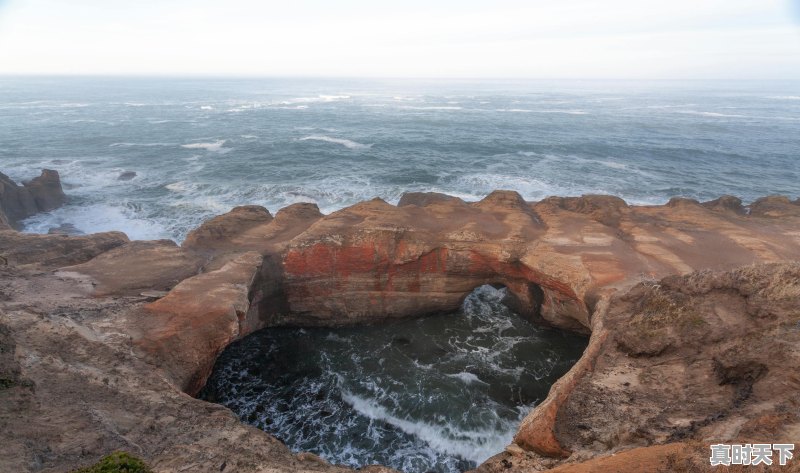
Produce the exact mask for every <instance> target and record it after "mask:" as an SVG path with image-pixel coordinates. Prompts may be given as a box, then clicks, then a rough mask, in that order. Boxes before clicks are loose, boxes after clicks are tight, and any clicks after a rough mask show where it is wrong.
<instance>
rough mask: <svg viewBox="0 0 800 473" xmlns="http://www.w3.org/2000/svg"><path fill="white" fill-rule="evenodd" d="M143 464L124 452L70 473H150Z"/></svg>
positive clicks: (116, 453) (148, 468) (113, 454)
mask: <svg viewBox="0 0 800 473" xmlns="http://www.w3.org/2000/svg"><path fill="white" fill-rule="evenodd" d="M152 472H153V470H151V469H150V467H148V466H147V464H146V463H145V462H143V461H142V460H139V459H138V458H136V457H134V456H133V455H130V454H128V453H125V452H114V453H112V454H111V455H107V456H105V457H103V458H101V459H100V461H99V462H97V463H95V464H94V465H92V466H88V467H86V468H81V469H79V470H74V471H73V472H72V473H152Z"/></svg>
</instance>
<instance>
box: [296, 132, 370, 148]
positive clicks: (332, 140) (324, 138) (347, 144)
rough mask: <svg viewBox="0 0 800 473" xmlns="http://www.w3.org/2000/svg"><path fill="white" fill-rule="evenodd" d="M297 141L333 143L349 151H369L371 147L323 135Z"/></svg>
mask: <svg viewBox="0 0 800 473" xmlns="http://www.w3.org/2000/svg"><path fill="white" fill-rule="evenodd" d="M299 141H324V142H326V143H334V144H337V145H342V146H344V147H345V148H349V149H369V148H371V147H372V144H364V143H358V142H356V141H352V140H347V139H344V138H332V137H330V136H325V135H310V136H306V137H304V138H300V140H299Z"/></svg>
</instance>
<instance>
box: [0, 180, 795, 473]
mask: <svg viewBox="0 0 800 473" xmlns="http://www.w3.org/2000/svg"><path fill="white" fill-rule="evenodd" d="M5 188H6V187H4V189H5ZM13 189H17V188H13ZM7 195H11V196H13V195H19V192H18V191H17V193H10V192H4V193H2V195H0V198H2V199H3V201H2V202H3V204H2V205H3V209H6V211H7V209H9V208H11V204H7V203H6V202H5V200H4V199H5V198H6V196H7ZM18 200H19V199H17V200H15V201H14V202H17V201H18ZM37 208H39V207H37ZM14 215H15V217H14V218H15V219H18V218H19V217H17V215H19V214H14ZM0 256H2V260H0V262H2V263H3V265H2V266H1V267H0V274H2V278H1V279H0V309H2V310H1V311H0V357H2V361H3V363H2V365H1V367H0V378H2V384H0V425H2V426H3V428H2V430H0V470H3V471H64V470H68V469H70V468H73V467H78V466H84V465H87V464H90V463H92V462H94V461H96V460H97V459H99V458H100V457H102V456H104V455H107V454H108V453H110V452H112V451H114V450H125V451H128V452H131V453H133V454H135V455H136V456H139V457H141V458H143V459H144V460H145V461H147V462H148V463H149V464H150V465H151V466H152V467H153V469H154V470H155V471H198V472H203V471H208V472H212V471H213V472H218V471H254V472H255V471H347V470H346V469H344V468H340V467H336V466H332V465H329V464H327V463H326V462H325V461H323V460H321V459H320V458H318V457H316V456H314V455H311V454H307V453H303V454H292V453H291V452H290V451H289V450H288V449H287V448H286V447H285V446H284V445H283V444H282V443H281V442H280V441H278V440H276V439H274V438H273V437H271V436H269V435H268V434H266V433H264V432H262V431H259V430H257V429H255V428H253V427H249V426H247V425H245V424H243V423H241V422H240V421H239V420H238V419H236V418H235V416H234V415H233V414H232V413H231V412H230V411H229V410H228V409H226V408H224V407H222V406H219V405H214V404H209V403H206V402H204V401H200V400H197V399H194V398H193V397H192V395H194V394H196V393H197V392H198V391H199V390H200V389H201V388H202V386H203V385H204V383H205V380H206V379H207V377H208V376H209V374H210V371H211V369H212V367H213V364H214V361H215V359H216V357H217V356H218V354H219V353H220V352H221V351H222V350H223V349H224V348H225V347H226V346H227V345H228V344H230V343H231V342H232V341H234V340H237V339H239V338H241V337H243V336H245V335H247V334H249V333H252V332H253V331H255V330H259V329H263V328H268V327H274V326H282V325H294V326H341V325H350V324H360V323H366V322H370V323H380V322H381V321H384V320H389V319H393V318H399V317H415V316H420V315H423V314H427V313H432V312H440V311H449V310H454V309H456V308H458V307H459V305H460V304H461V302H462V300H463V299H464V297H466V295H467V294H469V293H470V292H471V291H472V290H473V289H474V288H475V287H477V286H480V285H483V284H493V285H502V286H505V287H507V288H508V294H509V298H508V301H507V303H508V304H509V305H510V306H512V307H513V308H514V309H515V310H516V311H518V312H519V313H520V314H522V315H524V316H526V317H528V318H529V319H530V320H532V321H534V322H536V323H541V324H547V325H550V326H553V327H557V328H560V329H563V330H570V331H574V332H579V333H583V334H587V335H589V336H590V341H589V346H588V348H587V349H586V351H585V353H584V355H583V357H582V358H581V359H580V360H579V361H578V363H577V364H576V365H575V366H574V367H573V368H572V369H571V370H570V371H569V373H567V374H566V375H565V376H564V377H563V378H561V379H560V380H559V381H558V382H557V383H556V384H555V385H554V386H553V388H552V389H551V391H550V394H549V396H548V397H547V399H546V400H544V401H543V402H542V403H541V404H539V405H538V406H537V407H536V408H535V409H534V410H533V411H532V412H531V413H530V414H529V415H528V416H527V418H525V419H524V420H523V422H522V424H521V426H520V428H519V431H518V433H517V435H516V437H515V439H514V442H513V444H512V445H510V446H509V447H508V448H507V449H506V451H504V452H498V455H497V456H495V457H493V458H491V459H490V460H488V461H487V462H486V463H485V464H483V465H481V466H479V467H478V471H484V472H493V471H532V470H534V469H535V470H544V469H547V468H558V470H557V471H604V470H608V469H613V470H614V471H630V472H633V471H657V470H658V469H659V468H661V469H664V468H666V469H664V470H663V471H669V469H670V468H671V467H670V465H672V466H675V465H682V466H681V467H682V468H685V469H688V468H695V467H698V468H699V467H702V466H704V465H706V464H707V457H708V453H707V452H708V450H707V448H708V447H707V446H708V444H709V443H716V442H734V443H752V442H756V441H759V442H765V443H777V442H787V443H792V442H795V443H798V442H797V441H798V440H800V415H798V409H797V407H798V405H800V384H799V383H800V381H799V380H800V363H799V362H800V354H799V353H798V351H797V349H796V347H797V346H800V330H798V322H799V321H800V313H798V307H800V264H798V260H799V259H800V202H798V201H791V200H789V199H788V198H785V197H778V196H773V197H765V198H762V199H759V200H757V201H756V202H753V203H752V204H750V205H747V206H745V205H744V204H743V203H742V202H741V201H740V200H739V199H737V198H735V197H727V196H726V197H722V198H720V199H717V200H715V201H711V202H703V203H701V202H697V201H694V200H690V199H673V200H671V201H670V202H669V203H668V204H666V205H662V206H630V205H628V204H626V203H625V202H624V201H623V200H621V199H618V198H615V197H611V196H583V197H551V198H548V199H545V200H543V201H540V202H526V201H524V200H523V199H522V197H520V196H519V194H517V193H515V192H511V191H496V192H493V193H492V194H490V195H489V196H487V197H486V198H485V199H483V200H481V201H479V202H473V203H468V202H464V201H462V200H460V199H458V198H455V197H450V196H444V195H440V194H421V193H413V194H407V195H405V196H404V197H403V198H402V199H401V201H400V205H398V206H394V205H391V204H388V203H386V202H384V201H382V200H380V199H374V200H371V201H367V202H362V203H359V204H356V205H354V206H351V207H348V208H345V209H342V210H340V211H337V212H334V213H332V214H330V215H322V214H321V213H320V212H319V210H318V209H317V207H316V206H315V205H313V204H295V205H291V206H289V207H286V208H284V209H281V210H279V211H278V212H277V213H276V214H275V215H274V217H273V215H272V214H271V213H270V212H269V211H267V209H265V208H263V207H258V206H245V207H237V208H235V209H233V210H232V211H231V212H229V213H227V214H224V215H221V216H218V217H215V218H213V219H211V220H209V221H207V222H205V223H204V224H203V225H201V226H200V227H199V228H197V229H195V230H194V231H192V232H191V233H190V234H189V235H188V237H187V238H186V240H185V241H184V242H183V244H182V245H176V244H175V243H174V242H171V241H129V240H128V238H127V237H126V236H125V235H124V234H121V233H118V232H109V233H104V234H94V235H78V236H67V235H32V234H23V233H18V232H16V231H14V230H11V229H5V230H2V231H0ZM612 454H614V456H611V455H612ZM698 465H699V466H698ZM362 471H364V470H362ZM366 471H388V470H386V469H384V468H383V467H369V468H368V469H366ZM687 471H694V470H687Z"/></svg>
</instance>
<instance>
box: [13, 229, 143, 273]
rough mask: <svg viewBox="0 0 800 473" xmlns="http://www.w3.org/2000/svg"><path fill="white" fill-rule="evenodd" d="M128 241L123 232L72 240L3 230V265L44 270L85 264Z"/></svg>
mask: <svg viewBox="0 0 800 473" xmlns="http://www.w3.org/2000/svg"><path fill="white" fill-rule="evenodd" d="M128 241H129V240H128V237H127V236H126V235H125V234H124V233H121V232H106V233H95V234H92V235H80V236H70V235H34V234H26V233H19V232H16V231H13V230H6V231H2V230H0V264H4V265H9V266H25V265H38V266H40V267H43V268H57V267H62V266H67V265H74V264H81V263H84V262H86V261H89V260H90V259H92V258H94V257H95V256H98V255H100V254H102V253H105V252H106V251H109V250H111V249H114V248H117V247H119V246H122V245H124V244H126V243H128Z"/></svg>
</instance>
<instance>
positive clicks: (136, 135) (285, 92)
mask: <svg viewBox="0 0 800 473" xmlns="http://www.w3.org/2000/svg"><path fill="white" fill-rule="evenodd" d="M798 158H800V83H797V82H794V83H788V82H782V83H781V82H774V83H773V82H769V83H764V82H737V81H732V82H724V83H720V82H718V81H694V82H672V81H664V82H635V81H634V82H614V81H522V80H517V81H467V80H459V81H455V80H452V81H447V80H435V81H434V80H428V81H424V80H416V81H411V80H402V81H401V80H394V81H392V80H380V81H379V80H371V81H368V80H346V79H336V80H333V79H330V80H323V79H288V78H286V79H283V78H282V79H277V78H275V79H213V78H193V79H180V78H158V79H156V78H75V77H73V78H57V77H49V78H47V77H36V78H25V77H4V78H0V171H2V172H4V173H6V174H8V175H9V176H11V177H12V178H13V179H15V180H18V181H19V180H24V179H30V178H32V177H34V176H36V175H38V173H39V170H40V169H41V168H50V169H56V170H58V171H59V172H60V173H61V176H62V179H63V182H64V187H65V191H66V193H67V194H68V195H69V196H70V203H69V204H68V205H67V206H65V207H63V208H61V209H58V210H56V211H54V212H51V213H47V214H41V215H37V216H35V217H33V218H30V219H28V220H27V221H26V222H24V223H25V230H26V231H29V232H47V231H48V229H49V228H52V227H56V226H59V225H61V224H64V223H69V224H73V225H74V226H75V227H77V228H78V229H79V230H80V231H83V232H86V233H90V232H98V231H105V230H121V231H124V232H126V233H127V234H128V235H129V236H130V237H131V238H136V239H155V238H170V239H173V240H176V241H181V240H182V239H183V238H184V237H185V235H186V233H187V232H188V231H189V230H191V229H192V228H194V227H196V226H197V225H198V224H200V223H201V222H202V221H203V220H204V219H207V218H209V217H211V216H213V215H217V214H221V213H224V212H226V211H228V210H230V209H231V208H232V207H234V206H236V205H242V204H260V205H263V206H265V207H267V208H268V209H269V210H270V211H272V212H273V213H274V212H275V211H277V210H278V209H280V208H281V207H283V206H286V205H288V204H291V203H294V202H315V203H317V204H318V205H319V207H320V209H321V210H322V212H323V213H329V212H332V211H335V210H337V209H340V208H342V207H345V206H348V205H351V204H354V203H356V202H358V201H362V200H365V199H371V198H373V197H381V198H383V199H385V200H386V201H388V202H392V203H394V202H397V200H398V199H399V198H400V196H401V195H402V193H403V192H406V191H435V192H444V193H447V194H451V195H455V196H459V197H462V198H464V199H466V200H478V199H480V198H482V197H483V196H485V195H487V194H488V193H489V192H491V191H492V190H494V189H512V190H515V191H518V192H519V193H520V194H522V196H523V197H524V198H525V199H527V200H539V199H542V198H544V197H546V196H550V195H561V196H568V195H581V194H588V193H599V194H613V195H617V196H620V197H622V198H623V199H625V200H627V201H628V202H629V203H632V204H662V203H664V202H666V201H667V200H668V199H669V198H670V197H672V196H685V197H691V198H696V199H700V200H707V199H714V198H716V197H719V196H720V195H723V194H732V195H736V196H739V197H741V198H742V199H743V200H745V201H752V200H753V199H755V198H756V197H759V196H762V195H767V194H787V195H790V196H791V197H792V198H795V197H797V196H798V195H800V161H799V160H798ZM124 172H134V173H136V175H135V177H133V178H132V179H130V180H120V176H121V175H122V173H124Z"/></svg>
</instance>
